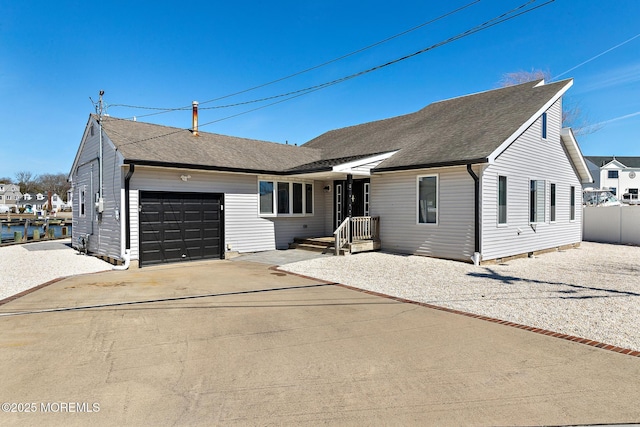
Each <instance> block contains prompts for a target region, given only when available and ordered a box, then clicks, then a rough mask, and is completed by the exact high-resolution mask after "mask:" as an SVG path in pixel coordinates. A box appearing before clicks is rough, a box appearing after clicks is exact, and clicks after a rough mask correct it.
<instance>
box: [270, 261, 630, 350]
mask: <svg viewBox="0 0 640 427" xmlns="http://www.w3.org/2000/svg"><path fill="white" fill-rule="evenodd" d="M271 269H273V270H278V271H283V272H286V273H288V274H291V275H294V276H298V277H303V278H305V279H312V280H318V281H321V282H324V283H329V282H325V281H324V280H319V279H316V278H314V277H309V276H303V275H301V274H297V273H291V272H288V271H285V270H280V269H279V268H278V267H271ZM337 286H340V287H343V288H346V289H351V290H353V291H358V292H362V293H365V294H369V295H374V296H378V297H382V298H387V299H392V300H394V301H398V302H402V303H407V304H415V305H419V306H421V307H426V308H432V309H434V310H439V311H445V312H447V313H452V314H458V315H461V316H466V317H472V318H474V319H478V320H484V321H486V322H491V323H497V324H499V325H504V326H509V327H512V328H518V329H522V330H525V331H528V332H533V333H536V334H540V335H547V336H550V337H552V338H560V339H563V340H567V341H573V342H576V343H578V344H584V345H588V346H591V347H597V348H600V349H602V350H607V351H613V352H614V353H620V354H624V355H627V356H633V357H640V351H634V350H631V349H628V348H623V347H617V346H615V345H611V344H606V343H603V342H599V341H593V340H591V339H587V338H580V337H575V336H573V335H567V334H562V333H560V332H554V331H549V330H546V329H540V328H536V327H533V326H527V325H522V324H520V323H514V322H510V321H508V320H501V319H496V318H493V317H488V316H483V315H480V314H474V313H469V312H466V311H460V310H455V309H453V308H447V307H441V306H438V305H433V304H428V303H425V302H419V301H411V300H408V299H405V298H400V297H394V296H392V295H386V294H383V293H380V292H375V291H369V290H367V289H360V288H356V287H354V286H349V285H343V284H342V283H338V284H337Z"/></svg>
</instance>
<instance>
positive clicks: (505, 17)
mask: <svg viewBox="0 0 640 427" xmlns="http://www.w3.org/2000/svg"><path fill="white" fill-rule="evenodd" d="M535 1H537V0H529V1H528V2H526V3H523V4H521V5H520V6H518V7H516V8H513V9H511V10H509V11H507V12H504V13H502V14H501V15H498V16H496V17H494V18H491V19H489V20H488V21H485V22H483V23H482V24H479V25H476V26H475V27H472V28H470V29H468V30H466V31H464V32H462V33H458V34H457V35H455V36H453V37H450V38H448V39H446V40H443V41H441V42H438V43H436V44H433V45H431V46H429V47H426V48H424V49H421V50H419V51H417V52H414V53H411V54H408V55H405V56H402V57H400V58H397V59H394V60H392V61H388V62H386V63H384V64H381V65H378V66H375V67H372V68H369V69H367V70H364V71H360V72H358V73H355V74H351V75H349V76H345V77H342V78H339V79H336V80H332V81H330V82H326V83H322V84H319V85H316V86H311V87H307V88H304V89H300V90H297V91H293V92H289V93H286V94H280V95H274V96H273V97H270V98H264V99H263V101H264V100H267V99H275V98H279V97H285V96H289V95H291V96H289V97H288V98H284V99H280V100H278V101H276V102H272V103H270V104H266V105H263V106H260V107H257V108H253V109H251V110H247V111H243V112H240V113H237V114H233V115H230V116H226V117H223V118H220V119H216V120H213V121H210V122H206V123H202V124H200V127H203V126H207V125H210V124H213V123H218V122H221V121H224V120H228V119H231V118H234V117H238V116H241V115H244V114H248V113H251V112H254V111H257V110H261V109H263V108H267V107H270V106H273V105H276V104H280V103H282V102H285V101H289V100H291V99H294V98H298V97H300V96H303V95H306V94H309V93H312V92H315V91H318V90H320V89H324V88H327V87H329V86H333V85H335V84H338V83H342V82H345V81H347V80H351V79H353V78H356V77H360V76H362V75H365V74H368V73H371V72H373V71H378V70H381V69H383V68H386V67H388V66H390V65H393V64H396V63H398V62H401V61H404V60H407V59H410V58H413V57H415V56H417V55H420V54H422V53H425V52H428V51H431V50H434V49H436V48H438V47H442V46H444V45H447V44H449V43H453V42H454V41H457V40H460V39H462V38H465V37H468V36H470V35H472V34H476V33H478V32H480V31H484V30H487V29H489V28H491V27H494V26H496V25H499V24H502V23H504V22H507V21H510V20H511V19H515V18H517V17H518V16H521V15H524V14H526V13H529V12H532V11H534V10H536V9H539V8H541V7H544V6H547V5H549V4H551V3H553V2H554V1H555V0H547V1H546V2H544V3H542V4H539V5H537V6H534V7H531V8H529V9H525V10H522V9H524V8H526V7H527V6H528V5H530V4H531V3H534V2H535ZM518 11H519V12H518ZM516 12H517V13H516ZM251 102H258V101H247V102H246V103H244V104H247V103H251ZM241 104H242V103H241ZM241 104H238V105H241ZM210 108H211V107H210ZM185 130H187V131H188V129H178V130H176V131H173V132H169V133H166V134H162V135H157V136H153V137H149V138H145V139H141V140H138V141H132V142H129V143H125V144H122V145H129V144H135V143H139V142H143V141H148V140H151V139H156V138H162V137H165V136H170V135H174V134H176V133H179V132H183V131H185Z"/></svg>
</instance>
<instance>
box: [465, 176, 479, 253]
mask: <svg viewBox="0 0 640 427" xmlns="http://www.w3.org/2000/svg"><path fill="white" fill-rule="evenodd" d="M467 172H469V175H471V177H472V178H473V184H474V185H473V188H474V197H473V201H474V203H473V204H474V207H473V217H474V218H473V219H474V227H473V229H474V252H473V256H472V257H471V259H472V260H473V264H474V265H476V266H478V265H480V258H481V255H480V178H479V177H478V175H476V173H475V172H474V171H473V169H472V168H471V163H469V164H467Z"/></svg>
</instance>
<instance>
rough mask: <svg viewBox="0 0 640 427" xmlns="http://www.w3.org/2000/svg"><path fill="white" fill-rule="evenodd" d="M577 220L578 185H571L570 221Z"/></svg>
mask: <svg viewBox="0 0 640 427" xmlns="http://www.w3.org/2000/svg"><path fill="white" fill-rule="evenodd" d="M575 220H576V187H573V186H572V187H571V190H570V192H569V221H575Z"/></svg>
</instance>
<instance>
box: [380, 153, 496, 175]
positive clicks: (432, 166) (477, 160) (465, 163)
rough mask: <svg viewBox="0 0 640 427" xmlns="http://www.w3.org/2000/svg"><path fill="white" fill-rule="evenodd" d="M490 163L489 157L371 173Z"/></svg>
mask: <svg viewBox="0 0 640 427" xmlns="http://www.w3.org/2000/svg"><path fill="white" fill-rule="evenodd" d="M488 162H489V159H488V158H487V157H481V158H478V159H467V160H453V161H448V162H435V163H425V164H419V165H405V166H391V167H385V168H374V169H372V170H371V173H372V174H377V173H384V172H398V171H410V170H417V169H433V168H442V167H449V166H464V165H475V164H479V163H488Z"/></svg>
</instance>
